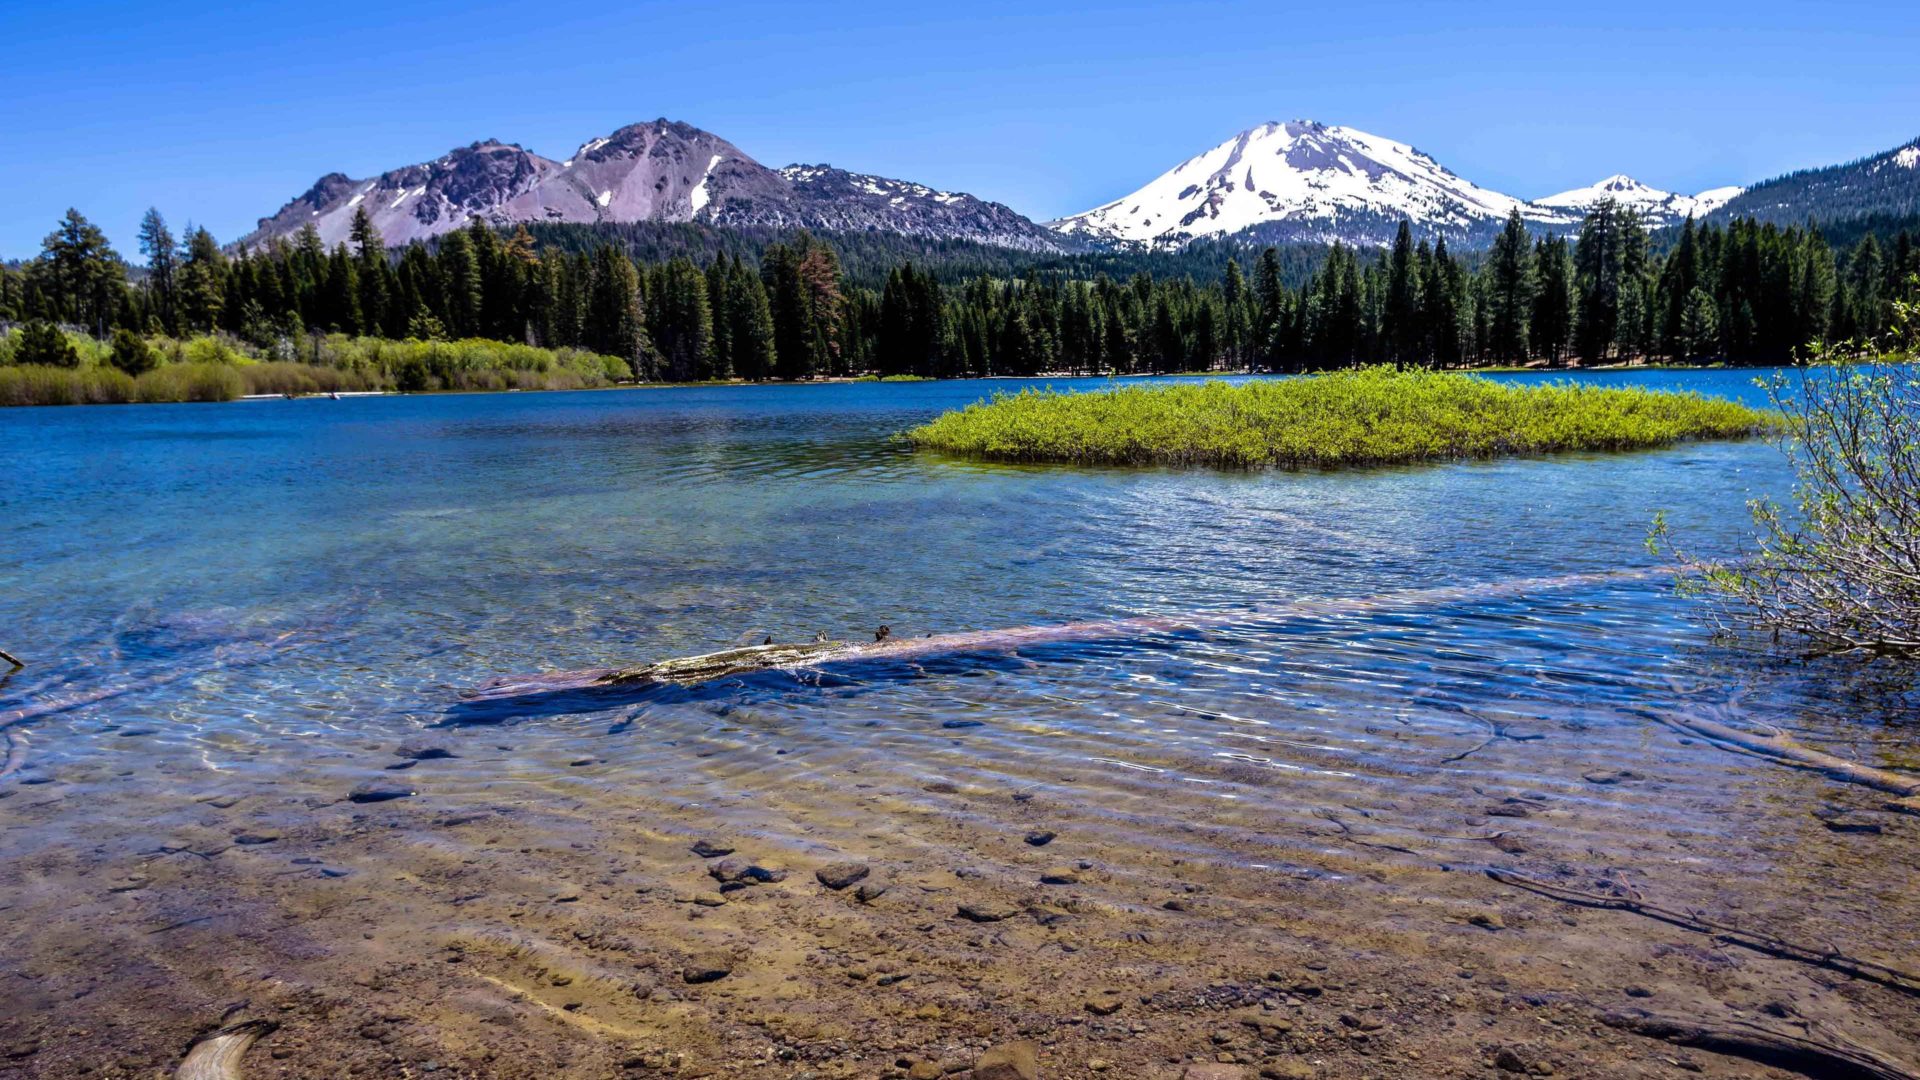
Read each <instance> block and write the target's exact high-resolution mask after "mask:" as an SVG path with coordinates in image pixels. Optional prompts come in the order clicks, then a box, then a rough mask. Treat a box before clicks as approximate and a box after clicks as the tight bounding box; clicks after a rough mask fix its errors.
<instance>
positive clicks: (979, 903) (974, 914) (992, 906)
mask: <svg viewBox="0 0 1920 1080" xmlns="http://www.w3.org/2000/svg"><path fill="white" fill-rule="evenodd" d="M955 914H957V915H959V916H960V917H961V918H963V919H965V920H967V921H968V922H1000V921H1001V920H1003V919H1011V918H1013V917H1014V916H1015V915H1018V914H1020V909H1019V908H1017V907H1014V906H1013V905H1011V904H1002V903H997V902H995V901H992V900H976V901H974V902H973V903H970V904H961V905H960V910H959V911H957V912H956V913H955Z"/></svg>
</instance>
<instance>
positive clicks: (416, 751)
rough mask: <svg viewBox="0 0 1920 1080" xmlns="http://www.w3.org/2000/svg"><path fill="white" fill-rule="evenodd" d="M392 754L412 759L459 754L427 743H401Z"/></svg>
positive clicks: (434, 758)
mask: <svg viewBox="0 0 1920 1080" xmlns="http://www.w3.org/2000/svg"><path fill="white" fill-rule="evenodd" d="M394 754H395V755H396V756H398V757H403V758H411V759H412V760H414V761H438V760H440V759H441V758H450V757H458V756H459V755H458V754H455V753H454V752H453V751H451V750H449V749H447V748H446V747H444V746H432V745H429V744H427V743H401V744H400V748H399V749H398V750H395V751H394Z"/></svg>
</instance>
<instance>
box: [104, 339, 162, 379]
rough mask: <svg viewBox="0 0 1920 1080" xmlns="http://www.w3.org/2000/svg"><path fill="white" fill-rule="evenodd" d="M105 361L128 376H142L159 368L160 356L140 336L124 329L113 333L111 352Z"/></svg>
mask: <svg viewBox="0 0 1920 1080" xmlns="http://www.w3.org/2000/svg"><path fill="white" fill-rule="evenodd" d="M107 360H108V362H109V363H111V364H112V365H113V366H114V367H116V368H119V369H120V370H121V371H124V372H126V373H127V374H128V375H134V376H139V375H144V374H146V373H147V372H149V371H152V370H153V369H154V368H156V367H159V366H160V354H159V352H158V351H157V350H155V349H154V347H153V346H151V345H149V344H147V342H146V340H145V339H144V338H142V337H141V336H140V335H138V334H136V333H134V332H133V331H131V330H127V329H125V328H122V329H119V330H115V331H114V332H113V345H112V351H111V352H110V353H109V354H108V356H107Z"/></svg>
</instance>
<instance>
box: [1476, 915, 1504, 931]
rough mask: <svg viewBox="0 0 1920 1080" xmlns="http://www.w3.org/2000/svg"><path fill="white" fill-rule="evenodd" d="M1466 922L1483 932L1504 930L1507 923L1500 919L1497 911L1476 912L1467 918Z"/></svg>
mask: <svg viewBox="0 0 1920 1080" xmlns="http://www.w3.org/2000/svg"><path fill="white" fill-rule="evenodd" d="M1467 921H1468V922H1470V923H1472V924H1473V925H1475V926H1478V927H1480V928H1481V929H1483V930H1505V929H1506V928H1507V921H1506V920H1505V919H1502V918H1501V917H1500V913H1499V912H1497V911H1477V912H1474V913H1473V914H1472V915H1471V916H1469V917H1468V918H1467Z"/></svg>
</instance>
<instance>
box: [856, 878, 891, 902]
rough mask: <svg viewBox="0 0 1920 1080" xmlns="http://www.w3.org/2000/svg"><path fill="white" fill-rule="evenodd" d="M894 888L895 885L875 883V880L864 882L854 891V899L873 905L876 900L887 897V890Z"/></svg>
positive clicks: (881, 882) (884, 882)
mask: <svg viewBox="0 0 1920 1080" xmlns="http://www.w3.org/2000/svg"><path fill="white" fill-rule="evenodd" d="M892 887H893V885H892V883H891V882H886V881H873V880H867V881H863V882H861V883H860V887H859V888H858V889H855V890H853V898H854V899H855V900H858V901H860V902H861V903H863V904H871V903H873V902H874V901H875V900H878V899H880V898H881V897H883V896H885V895H887V890H888V889H890V888H892Z"/></svg>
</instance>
